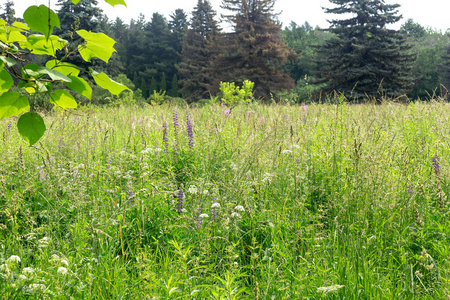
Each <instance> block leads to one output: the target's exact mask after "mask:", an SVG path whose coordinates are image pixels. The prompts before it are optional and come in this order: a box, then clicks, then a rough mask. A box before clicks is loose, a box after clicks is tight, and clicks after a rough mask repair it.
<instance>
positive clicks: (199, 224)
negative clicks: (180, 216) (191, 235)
mask: <svg viewBox="0 0 450 300" xmlns="http://www.w3.org/2000/svg"><path fill="white" fill-rule="evenodd" d="M196 213H197V214H196V215H194V223H195V227H196V228H202V218H201V216H200V215H201V214H202V210H201V209H200V208H199V209H197V211H196Z"/></svg>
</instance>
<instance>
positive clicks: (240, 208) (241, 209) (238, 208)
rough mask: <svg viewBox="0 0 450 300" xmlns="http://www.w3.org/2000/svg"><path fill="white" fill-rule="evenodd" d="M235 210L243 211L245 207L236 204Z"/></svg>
mask: <svg viewBox="0 0 450 300" xmlns="http://www.w3.org/2000/svg"><path fill="white" fill-rule="evenodd" d="M234 210H235V211H241V212H244V211H245V208H244V207H243V206H242V205H236V207H235V208H234Z"/></svg>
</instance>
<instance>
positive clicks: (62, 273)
mask: <svg viewBox="0 0 450 300" xmlns="http://www.w3.org/2000/svg"><path fill="white" fill-rule="evenodd" d="M57 272H58V274H61V275H66V274H67V269H66V268H64V267H59V268H58V271H57Z"/></svg>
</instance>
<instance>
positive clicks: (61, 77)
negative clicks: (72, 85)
mask: <svg viewBox="0 0 450 300" xmlns="http://www.w3.org/2000/svg"><path fill="white" fill-rule="evenodd" d="M38 72H39V73H40V74H47V75H48V76H50V78H51V79H52V80H56V81H58V80H61V81H65V82H70V81H71V79H70V78H69V77H67V76H66V75H64V74H63V73H61V72H59V71H55V70H52V69H49V68H46V67H39V69H38Z"/></svg>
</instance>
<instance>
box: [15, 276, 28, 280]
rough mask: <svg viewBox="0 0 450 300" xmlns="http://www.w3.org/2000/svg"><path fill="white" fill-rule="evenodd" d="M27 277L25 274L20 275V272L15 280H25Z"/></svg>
mask: <svg viewBox="0 0 450 300" xmlns="http://www.w3.org/2000/svg"><path fill="white" fill-rule="evenodd" d="M27 279H28V278H27V276H25V275H22V274H20V275H19V277H18V278H17V280H19V281H25V280H27Z"/></svg>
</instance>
